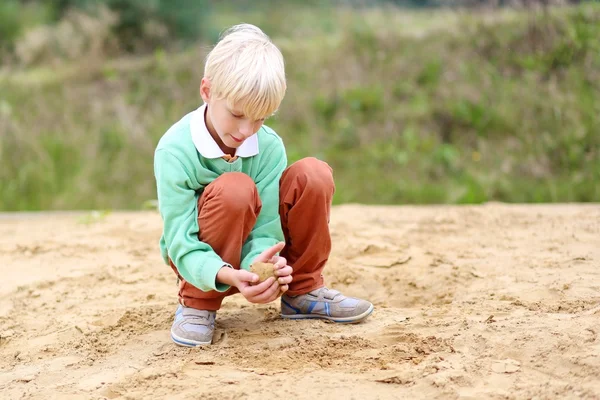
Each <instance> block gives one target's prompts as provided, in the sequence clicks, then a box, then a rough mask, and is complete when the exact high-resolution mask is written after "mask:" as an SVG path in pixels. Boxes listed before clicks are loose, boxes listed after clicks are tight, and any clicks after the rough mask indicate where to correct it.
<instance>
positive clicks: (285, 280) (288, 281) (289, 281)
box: [277, 275, 294, 285]
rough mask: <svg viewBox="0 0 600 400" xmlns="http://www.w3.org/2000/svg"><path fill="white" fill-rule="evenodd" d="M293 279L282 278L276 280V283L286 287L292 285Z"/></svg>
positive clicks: (288, 277)
mask: <svg viewBox="0 0 600 400" xmlns="http://www.w3.org/2000/svg"><path fill="white" fill-rule="evenodd" d="M293 279H294V278H292V276H291V275H288V276H282V277H281V278H277V282H279V284H280V285H287V284H288V283H292V280H293Z"/></svg>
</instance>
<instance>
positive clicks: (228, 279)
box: [216, 265, 236, 286]
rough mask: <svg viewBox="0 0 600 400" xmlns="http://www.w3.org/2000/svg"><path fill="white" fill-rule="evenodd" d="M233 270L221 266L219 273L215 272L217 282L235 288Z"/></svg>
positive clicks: (226, 266) (227, 266)
mask: <svg viewBox="0 0 600 400" xmlns="http://www.w3.org/2000/svg"><path fill="white" fill-rule="evenodd" d="M235 272H236V271H235V269H233V268H231V267H230V266H229V265H223V266H222V267H221V269H220V270H219V272H217V278H216V280H217V282H219V283H223V284H225V285H229V286H236V284H235Z"/></svg>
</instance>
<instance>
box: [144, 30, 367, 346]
mask: <svg viewBox="0 0 600 400" xmlns="http://www.w3.org/2000/svg"><path fill="white" fill-rule="evenodd" d="M285 91H286V81H285V72H284V62H283V57H282V55H281V53H280V51H279V49H278V48H277V47H276V46H275V45H274V44H273V43H272V42H271V40H270V39H269V37H268V36H267V35H265V34H264V33H263V32H262V31H261V30H260V29H259V28H257V27H255V26H253V25H248V24H242V25H237V26H234V27H232V28H230V29H229V30H228V31H226V32H225V34H224V35H223V36H222V37H221V39H220V41H219V42H218V43H217V45H216V46H215V47H214V49H213V50H212V51H211V52H210V53H209V55H208V57H207V59H206V65H205V71H204V78H203V79H202V82H201V84H200V95H201V97H202V100H203V101H204V104H203V105H202V106H201V107H200V108H198V109H197V110H196V111H193V112H191V113H189V114H187V115H186V116H184V117H183V118H182V119H181V120H180V121H179V122H177V123H175V124H174V125H173V126H172V127H171V128H170V129H169V130H168V131H167V133H166V134H165V135H164V136H163V137H162V139H161V140H160V142H159V144H158V146H157V149H156V152H155V159H154V170H155V177H156V183H157V191H158V203H159V211H160V214H161V217H162V219H163V223H164V227H163V235H162V237H161V240H160V248H161V253H162V256H163V258H164V260H165V262H166V263H167V264H170V265H171V267H172V269H173V271H174V272H175V273H176V274H177V277H178V280H179V306H178V308H177V311H176V312H175V321H174V323H173V326H172V328H171V338H172V339H173V341H174V342H175V343H176V344H178V345H181V346H190V347H193V346H197V345H203V344H210V343H211V341H212V336H213V330H214V321H215V316H216V311H217V310H218V309H219V308H220V307H221V303H222V301H223V298H224V297H225V296H229V295H232V294H235V293H238V292H239V293H241V294H242V295H243V296H244V297H245V298H246V299H247V300H248V301H250V302H252V303H263V304H264V303H269V302H271V301H273V300H275V299H277V298H278V297H279V296H281V316H282V317H283V318H292V319H301V318H322V319H327V320H331V321H334V322H346V323H351V322H359V321H361V320H363V319H365V318H366V317H367V316H369V315H370V314H371V312H372V311H373V305H372V304H371V303H369V302H368V301H365V300H360V299H355V298H350V297H346V296H344V295H342V294H341V293H340V292H338V291H335V290H331V289H328V288H326V287H325V286H324V282H323V276H322V275H321V273H322V271H323V267H324V265H325V262H326V261H327V259H328V257H329V253H330V251H331V238H330V235H329V228H328V222H329V212H330V208H331V200H332V197H333V192H334V183H333V176H332V170H331V168H330V167H329V166H328V165H327V164H326V163H324V162H322V161H319V160H317V159H314V158H306V159H303V160H300V161H298V162H296V163H294V164H293V165H291V166H290V167H289V168H286V166H287V157H286V153H285V148H284V146H283V143H282V141H281V139H280V137H279V136H278V135H277V134H276V133H275V132H274V131H273V130H272V129H270V128H268V127H267V126H265V125H263V122H264V120H265V119H266V118H268V117H269V116H271V115H272V114H273V113H274V112H275V111H276V110H277V109H278V107H279V105H280V103H281V101H282V100H283V97H284V94H285ZM284 240H285V242H284ZM279 254H281V255H279ZM255 261H263V262H272V263H273V264H275V267H274V269H275V275H276V276H277V279H275V278H274V277H271V278H269V279H267V280H266V281H264V282H262V283H258V275H256V274H253V273H251V272H250V271H249V267H250V265H251V264H252V263H253V262H255Z"/></svg>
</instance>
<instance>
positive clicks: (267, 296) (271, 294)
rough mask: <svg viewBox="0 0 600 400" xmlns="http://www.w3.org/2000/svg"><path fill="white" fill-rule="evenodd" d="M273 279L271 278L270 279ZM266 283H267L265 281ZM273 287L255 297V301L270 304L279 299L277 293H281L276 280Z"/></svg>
mask: <svg viewBox="0 0 600 400" xmlns="http://www.w3.org/2000/svg"><path fill="white" fill-rule="evenodd" d="M269 279H271V278H269ZM265 282H266V281H265ZM272 282H273V283H272V284H271V286H270V287H269V288H268V289H267V290H265V291H264V292H262V293H261V294H259V295H257V296H256V297H254V300H255V301H256V302H258V303H269V302H271V301H273V300H275V299H276V298H277V293H278V292H279V283H278V282H276V281H275V280H273V281H272Z"/></svg>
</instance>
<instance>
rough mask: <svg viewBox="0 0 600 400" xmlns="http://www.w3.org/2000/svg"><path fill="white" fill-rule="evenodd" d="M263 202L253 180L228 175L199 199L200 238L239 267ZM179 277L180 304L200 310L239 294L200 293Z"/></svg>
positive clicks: (214, 305) (217, 306) (241, 176)
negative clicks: (243, 246) (245, 243)
mask: <svg viewBox="0 0 600 400" xmlns="http://www.w3.org/2000/svg"><path fill="white" fill-rule="evenodd" d="M261 207H262V203H261V201H260V198H259V196H258V190H257V189H256V185H255V184H254V182H253V181H252V179H251V178H250V177H249V176H248V175H246V174H243V173H241V172H227V173H225V174H223V175H221V176H219V177H218V178H217V179H215V180H214V181H213V182H211V183H210V184H209V185H207V186H206V188H205V189H204V192H203V193H202V195H201V196H200V198H199V199H198V226H199V228H200V232H199V234H198V236H199V239H200V240H201V241H203V242H205V243H207V244H208V245H210V246H211V247H212V249H213V250H214V251H215V253H217V254H218V255H219V256H221V258H222V259H223V261H225V262H227V263H229V264H231V265H232V266H233V267H234V268H235V269H239V268H240V262H241V260H240V258H241V254H242V245H243V243H244V241H245V240H246V238H247V237H248V235H249V234H250V231H251V230H252V228H253V227H254V224H255V223H256V219H257V217H258V214H259V213H260V210H261ZM171 267H172V268H173V270H174V271H175V273H177V275H178V277H179V303H180V304H182V305H184V306H186V307H192V308H196V309H200V310H218V309H219V308H221V303H222V302H223V299H224V298H225V297H226V296H229V295H232V294H235V293H237V292H238V290H237V288H234V287H232V288H231V289H229V290H228V291H226V292H223V293H221V292H217V291H215V290H212V291H209V292H203V291H202V290H200V289H198V288H197V287H195V286H193V285H191V284H190V283H188V282H186V281H185V280H184V279H183V278H182V277H181V276H180V275H179V273H178V272H177V268H176V267H175V265H173V263H172V262H171Z"/></svg>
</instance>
